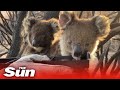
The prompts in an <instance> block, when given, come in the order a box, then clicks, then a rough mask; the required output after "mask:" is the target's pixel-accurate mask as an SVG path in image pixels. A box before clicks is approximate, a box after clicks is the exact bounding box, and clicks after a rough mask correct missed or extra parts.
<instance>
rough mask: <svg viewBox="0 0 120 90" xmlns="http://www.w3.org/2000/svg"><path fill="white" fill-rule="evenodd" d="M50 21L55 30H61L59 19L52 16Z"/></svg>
mask: <svg viewBox="0 0 120 90" xmlns="http://www.w3.org/2000/svg"><path fill="white" fill-rule="evenodd" d="M49 23H50V25H51V27H52V28H53V30H54V32H57V31H58V30H59V26H58V19H55V18H52V19H50V20H49Z"/></svg>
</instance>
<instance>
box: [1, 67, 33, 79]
mask: <svg viewBox="0 0 120 90" xmlns="http://www.w3.org/2000/svg"><path fill="white" fill-rule="evenodd" d="M3 75H4V76H6V77H13V76H16V77H34V76H35V70H34V69H26V67H19V68H18V69H15V68H14V67H7V68H6V69H5V74H3Z"/></svg>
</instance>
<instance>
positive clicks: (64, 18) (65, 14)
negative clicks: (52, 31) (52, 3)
mask: <svg viewBox="0 0 120 90" xmlns="http://www.w3.org/2000/svg"><path fill="white" fill-rule="evenodd" d="M73 14H74V12H73V11H60V13H59V26H60V28H61V29H65V28H66V26H67V25H68V24H70V22H71V21H72V16H73Z"/></svg>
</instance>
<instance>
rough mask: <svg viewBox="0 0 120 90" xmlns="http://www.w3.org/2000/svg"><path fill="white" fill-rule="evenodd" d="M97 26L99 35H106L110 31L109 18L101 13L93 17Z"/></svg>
mask: <svg viewBox="0 0 120 90" xmlns="http://www.w3.org/2000/svg"><path fill="white" fill-rule="evenodd" d="M93 20H94V23H95V26H96V27H97V29H98V34H99V36H106V35H108V34H109V32H110V21H109V18H108V17H106V16H103V15H99V16H96V17H94V18H93Z"/></svg>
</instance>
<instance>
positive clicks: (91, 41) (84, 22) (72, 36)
mask: <svg viewBox="0 0 120 90" xmlns="http://www.w3.org/2000/svg"><path fill="white" fill-rule="evenodd" d="M59 27H60V29H61V30H63V33H62V35H61V38H60V51H61V55H62V56H69V55H71V56H72V57H73V58H74V59H75V60H81V59H85V57H87V56H88V57H89V56H91V57H92V56H94V54H95V52H96V50H97V47H98V45H99V43H100V42H101V41H103V40H104V39H105V38H106V37H107V36H108V35H109V32H110V21H109V18H108V17H106V16H103V15H98V16H94V17H92V18H88V19H85V18H84V19H83V18H78V17H77V16H76V15H75V13H74V12H73V11H60V14H59Z"/></svg>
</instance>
